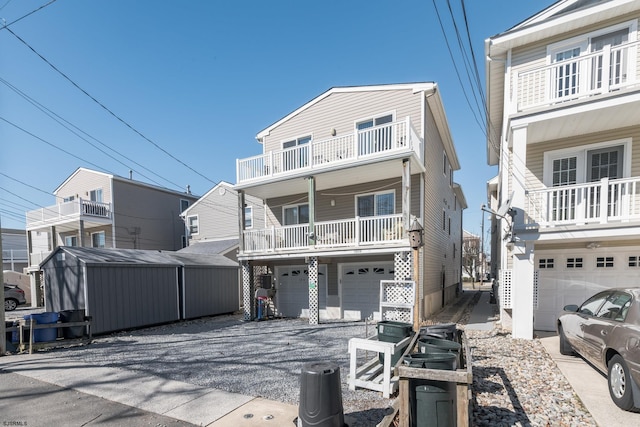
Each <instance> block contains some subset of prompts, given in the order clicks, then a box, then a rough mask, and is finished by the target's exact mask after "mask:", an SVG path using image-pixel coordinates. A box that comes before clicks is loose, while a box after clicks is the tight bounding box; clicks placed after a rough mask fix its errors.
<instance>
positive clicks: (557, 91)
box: [512, 41, 640, 112]
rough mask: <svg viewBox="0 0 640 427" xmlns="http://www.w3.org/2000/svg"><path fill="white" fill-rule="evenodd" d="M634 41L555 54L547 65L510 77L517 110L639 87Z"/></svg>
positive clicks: (635, 44)
mask: <svg viewBox="0 0 640 427" xmlns="http://www.w3.org/2000/svg"><path fill="white" fill-rule="evenodd" d="M638 46H640V42H638V41H633V42H628V43H623V44H619V45H616V46H610V45H606V46H604V48H603V49H601V50H598V51H595V52H591V53H587V54H580V55H578V56H573V55H572V54H571V51H566V52H562V56H561V55H560V54H558V55H557V56H556V58H555V59H556V61H555V62H553V63H552V64H550V65H546V66H543V67H537V68H533V69H526V70H523V71H520V72H518V73H517V75H516V76H514V78H513V85H514V87H513V92H512V93H513V97H514V100H513V104H515V106H514V108H515V110H516V111H517V112H522V111H527V110H530V109H535V108H540V107H546V106H553V105H558V104H561V103H565V102H567V101H574V100H579V99H587V98H591V97H594V96H598V95H604V94H609V93H614V92H619V91H621V90H623V89H627V88H631V87H634V86H638V84H639V83H640V81H639V79H638V76H637V75H636V68H637V63H638V58H637V56H638V55H637V52H638Z"/></svg>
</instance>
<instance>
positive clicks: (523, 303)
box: [511, 242, 534, 340]
mask: <svg viewBox="0 0 640 427" xmlns="http://www.w3.org/2000/svg"><path fill="white" fill-rule="evenodd" d="M533 267H534V265H533V243H530V242H529V243H526V244H518V245H517V246H515V247H514V249H513V284H512V288H511V294H512V301H513V302H512V304H513V326H512V332H511V335H512V336H513V338H522V339H527V340H530V339H533Z"/></svg>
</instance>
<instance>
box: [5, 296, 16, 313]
mask: <svg viewBox="0 0 640 427" xmlns="http://www.w3.org/2000/svg"><path fill="white" fill-rule="evenodd" d="M17 306H18V301H16V300H14V299H11V298H9V299H6V300H4V311H13V310H15V309H16V307H17Z"/></svg>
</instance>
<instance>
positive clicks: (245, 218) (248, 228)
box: [243, 206, 253, 230]
mask: <svg viewBox="0 0 640 427" xmlns="http://www.w3.org/2000/svg"><path fill="white" fill-rule="evenodd" d="M244 209H245V212H244V220H245V224H243V226H244V229H245V230H250V229H252V228H253V206H245V207H244ZM247 210H249V211H250V212H251V225H250V226H249V227H247V226H246V221H247Z"/></svg>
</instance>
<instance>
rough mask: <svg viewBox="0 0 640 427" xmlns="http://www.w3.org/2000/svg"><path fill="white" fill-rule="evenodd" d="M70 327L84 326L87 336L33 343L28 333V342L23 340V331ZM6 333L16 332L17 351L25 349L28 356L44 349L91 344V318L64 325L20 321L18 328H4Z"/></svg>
mask: <svg viewBox="0 0 640 427" xmlns="http://www.w3.org/2000/svg"><path fill="white" fill-rule="evenodd" d="M72 326H85V327H86V328H87V336H85V337H82V338H73V339H68V338H66V339H57V340H55V341H47V342H33V334H32V333H29V340H28V341H26V342H25V340H24V331H30V330H36V329H50V328H56V329H59V328H67V327H72ZM6 332H18V336H19V337H20V341H19V344H18V351H20V352H23V351H26V350H27V349H28V350H29V354H32V353H33V350H41V349H45V348H55V347H64V346H69V345H75V344H88V343H90V342H91V340H92V337H91V317H85V320H83V321H80V322H66V323H60V322H58V323H41V324H37V323H35V321H34V319H33V318H31V319H28V320H25V319H21V320H20V321H19V323H18V326H11V327H8V328H6Z"/></svg>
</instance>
